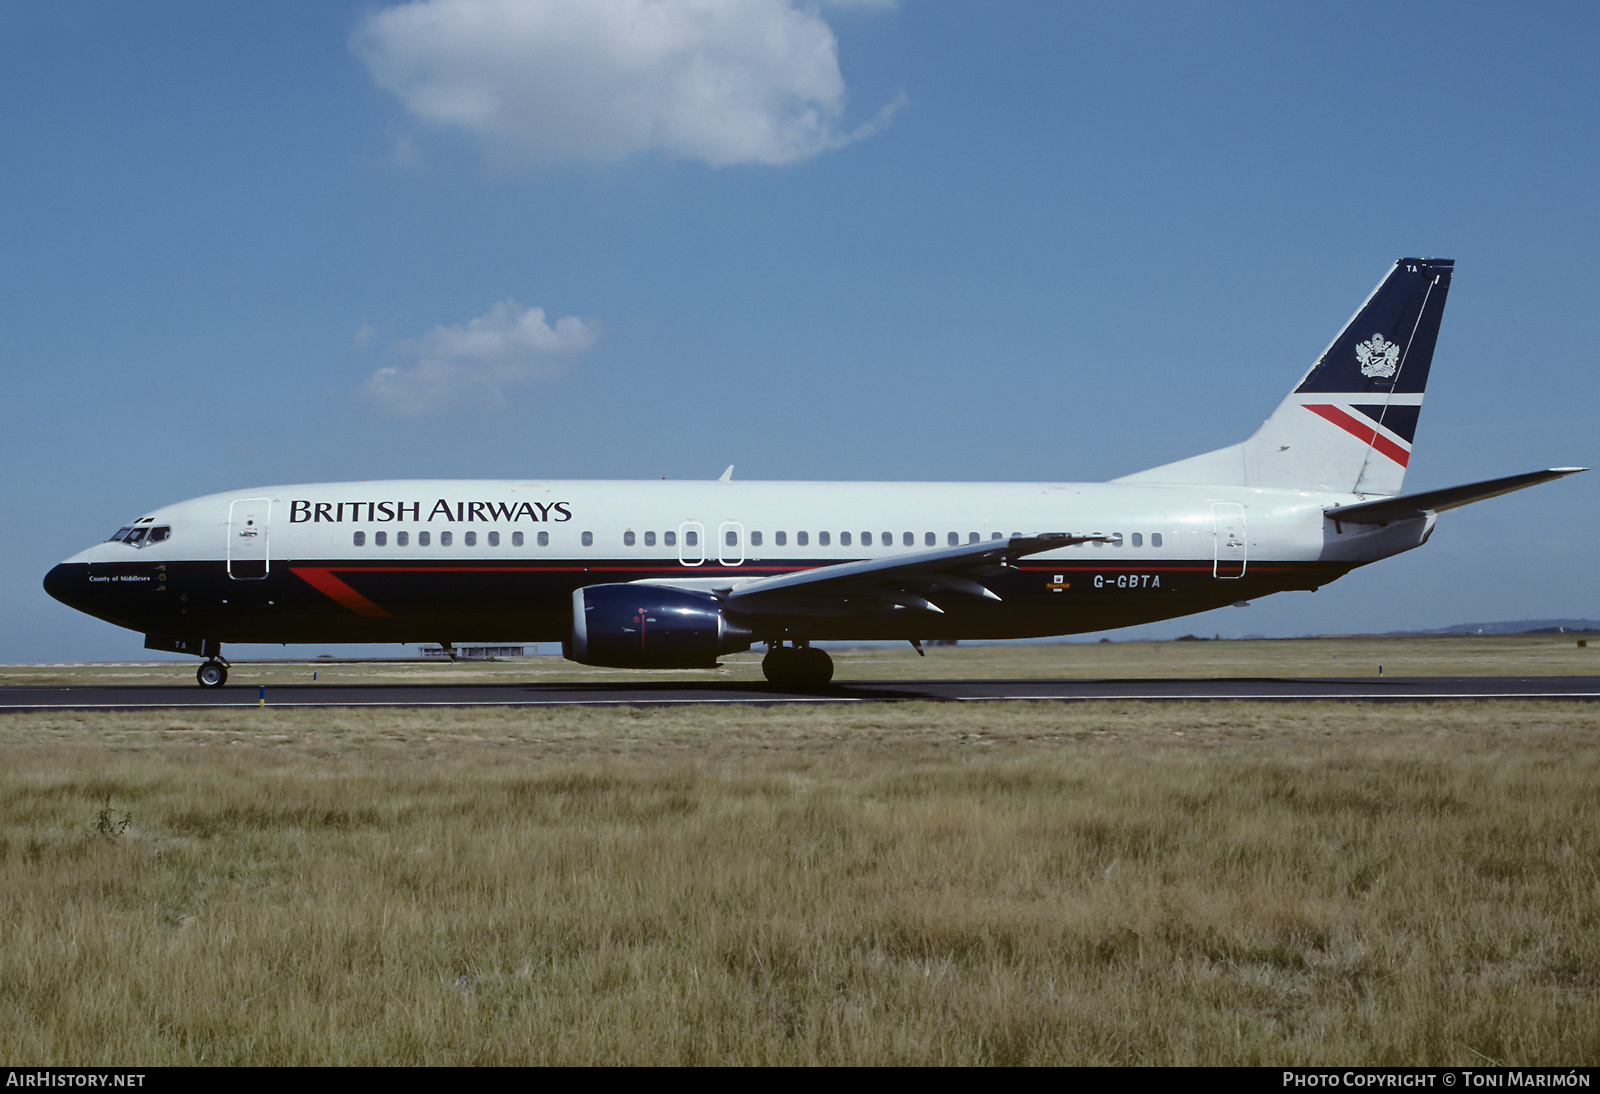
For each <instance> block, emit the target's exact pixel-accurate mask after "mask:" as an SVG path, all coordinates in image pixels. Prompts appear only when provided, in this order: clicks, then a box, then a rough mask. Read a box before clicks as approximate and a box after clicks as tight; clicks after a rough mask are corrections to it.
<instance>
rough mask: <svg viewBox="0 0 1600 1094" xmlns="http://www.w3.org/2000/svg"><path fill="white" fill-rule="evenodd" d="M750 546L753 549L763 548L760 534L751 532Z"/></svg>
mask: <svg viewBox="0 0 1600 1094" xmlns="http://www.w3.org/2000/svg"><path fill="white" fill-rule="evenodd" d="M750 546H752V547H759V546H761V533H760V532H751V533H750Z"/></svg>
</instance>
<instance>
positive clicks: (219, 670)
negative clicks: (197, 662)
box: [189, 638, 228, 688]
mask: <svg viewBox="0 0 1600 1094" xmlns="http://www.w3.org/2000/svg"><path fill="white" fill-rule="evenodd" d="M189 652H191V653H192V652H193V651H192V650H191V651H189ZM200 656H201V657H204V658H205V663H204V664H202V665H201V666H200V667H199V668H198V669H196V670H195V673H194V678H195V679H196V680H197V681H199V683H200V686H201V687H203V688H220V687H221V686H222V685H223V684H226V683H227V682H228V659H227V658H226V657H223V656H222V643H221V642H218V641H217V640H216V639H215V638H207V639H205V641H204V642H202V643H201V646H200Z"/></svg>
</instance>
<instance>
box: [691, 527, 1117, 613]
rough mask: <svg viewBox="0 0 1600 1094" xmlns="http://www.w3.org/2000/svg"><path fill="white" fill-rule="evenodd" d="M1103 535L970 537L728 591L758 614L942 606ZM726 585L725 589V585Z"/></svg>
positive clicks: (729, 597)
mask: <svg viewBox="0 0 1600 1094" xmlns="http://www.w3.org/2000/svg"><path fill="white" fill-rule="evenodd" d="M1106 539H1107V537H1105V536H1103V535H1100V534H1098V533H1097V534H1093V535H1071V534H1069V533H1066V532H1047V533H1044V534H1041V535H1036V536H1015V537H1013V538H1011V539H1005V540H999V539H992V540H988V541H986V542H983V543H968V544H965V545H963V546H960V547H946V548H942V549H940V550H935V551H918V552H916V553H915V554H909V555H895V556H892V557H889V558H883V559H866V560H863V561H861V562H842V563H840V564H839V565H837V566H819V567H817V568H816V569H813V570H802V571H800V572H798V573H792V574H782V575H780V576H777V577H763V578H756V579H754V580H752V581H746V582H740V583H738V584H736V585H734V586H732V587H731V588H729V589H728V590H727V591H726V592H724V593H723V594H722V597H723V601H724V603H726V604H727V606H728V607H729V608H733V609H736V610H740V611H745V612H751V613H755V614H768V613H773V614H783V615H808V616H829V615H842V614H855V613H859V612H868V611H882V610H884V609H885V608H896V607H899V608H916V609H920V610H922V611H929V612H937V613H941V614H942V612H943V609H942V608H940V607H939V606H938V605H937V604H935V603H934V601H933V599H932V598H934V597H943V596H956V597H980V598H983V599H987V600H999V599H1000V597H999V596H998V595H997V594H996V593H995V592H994V591H993V590H992V589H990V588H989V587H988V586H987V585H986V584H985V583H984V582H985V579H986V578H989V577H990V576H992V575H994V574H997V573H1000V572H1002V571H1003V570H1005V569H1006V568H1007V567H1009V566H1011V565H1012V563H1014V562H1015V561H1016V560H1017V559H1019V558H1022V557H1024V556H1026V555H1036V554H1039V553H1041V552H1044V551H1054V550H1056V549H1057V548H1061V547H1071V546H1073V545H1074V544H1078V543H1091V542H1094V541H1097V540H1098V541H1100V542H1106ZM719 591H720V590H719Z"/></svg>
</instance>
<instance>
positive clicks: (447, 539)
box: [152, 528, 1161, 547]
mask: <svg viewBox="0 0 1600 1094" xmlns="http://www.w3.org/2000/svg"><path fill="white" fill-rule="evenodd" d="M158 530H160V531H164V529H158ZM1011 534H1012V536H1020V535H1021V534H1022V533H1021V532H1012V533H1011ZM430 537H431V533H429V532H418V533H417V546H418V547H428V546H430V545H431V538H430ZM485 538H486V539H487V540H488V544H489V546H490V547H498V546H500V533H499V532H490V533H488V534H487V536H486V537H485ZM579 538H580V539H581V540H582V542H583V545H584V546H585V547H593V546H594V533H593V532H584V533H583V534H582V535H581V536H580V537H579ZM989 538H990V539H992V540H994V539H1004V538H1005V537H1004V536H1002V535H1001V534H1000V533H999V532H992V533H990V535H989ZM353 539H354V543H355V545H356V546H357V547H365V546H366V545H367V533H366V532H364V531H362V532H357V533H355V536H354V537H353ZM982 539H983V537H982V536H980V535H979V534H978V533H977V532H968V533H967V542H968V543H979V542H982ZM1110 539H1111V546H1113V547H1121V546H1122V543H1123V540H1122V533H1121V532H1113V533H1112V534H1111V537H1110ZM461 541H462V543H463V544H464V545H465V546H467V547H476V546H477V545H478V533H477V532H464V533H462V536H461ZM772 541H773V544H774V545H775V546H778V547H787V546H788V545H789V533H788V532H774V533H772ZM152 542H153V540H152ZM537 542H538V544H539V546H540V547H548V546H550V533H549V532H540V533H538V538H537ZM723 542H724V544H725V545H726V546H729V547H737V546H739V533H738V532H737V531H735V530H733V529H731V528H730V529H728V530H727V531H725V532H724V533H723ZM794 542H795V546H796V547H809V546H810V545H811V533H809V532H796V533H795V534H794ZM1128 542H1129V543H1130V544H1131V545H1132V546H1134V547H1143V546H1144V536H1143V535H1142V534H1141V533H1139V532H1134V533H1133V534H1132V535H1131V536H1129V537H1128ZM878 543H879V544H880V545H881V546H884V547H893V546H894V533H893V532H881V533H879V535H878ZM900 543H901V545H902V546H905V547H915V546H916V545H917V535H916V533H915V532H903V533H901V536H900ZM945 543H946V545H947V546H950V547H959V546H960V545H961V533H960V532H947V533H946V534H945ZM372 544H373V546H375V547H387V546H388V545H389V533H388V532H387V531H381V532H374V533H372ZM394 544H395V546H396V547H408V546H410V544H411V533H410V532H408V531H399V532H396V533H395V534H394ZM637 544H638V538H637V536H636V534H635V533H634V532H632V531H627V532H624V533H622V545H623V546H624V547H633V546H636V545H637ZM872 544H873V539H872V533H871V532H862V533H861V546H863V547H871V546H872ZM453 545H454V537H453V534H452V533H450V532H440V533H439V546H441V547H450V546H453ZM522 545H523V538H522V533H521V532H512V533H511V546H513V547H521V546H522ZM644 545H645V546H646V547H654V546H655V545H656V534H655V533H654V532H645V533H644ZM661 545H662V546H664V547H676V546H677V545H678V533H677V532H662V533H661ZM683 545H684V546H685V547H698V546H700V533H699V532H696V531H694V530H693V529H689V530H687V531H685V532H684V533H683ZM762 545H763V544H762V535H761V533H760V532H751V533H750V546H752V547H760V546H762ZM832 545H833V538H832V535H831V533H828V532H818V533H817V546H818V547H830V546H832ZM854 545H855V541H854V539H853V537H852V535H851V533H849V532H840V533H839V546H841V547H851V546H854ZM922 545H923V546H924V547H937V546H938V545H939V536H938V533H936V532H924V533H923V536H922ZM1094 545H1095V546H1096V547H1102V546H1104V544H1103V543H1101V542H1099V541H1096V542H1095V544H1094ZM1077 546H1079V547H1081V546H1083V545H1082V544H1081V543H1080V544H1077ZM1150 546H1152V547H1160V546H1161V533H1160V532H1151V533H1150Z"/></svg>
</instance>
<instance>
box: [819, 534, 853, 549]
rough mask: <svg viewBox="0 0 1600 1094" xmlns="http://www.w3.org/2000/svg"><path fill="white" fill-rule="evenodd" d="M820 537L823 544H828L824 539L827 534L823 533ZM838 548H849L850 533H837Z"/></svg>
mask: <svg viewBox="0 0 1600 1094" xmlns="http://www.w3.org/2000/svg"><path fill="white" fill-rule="evenodd" d="M822 535H823V537H824V538H823V540H822V542H824V543H826V542H828V540H827V538H826V537H827V535H828V533H826V532H824V533H822ZM839 546H841V547H848V546H850V533H849V532H840V533H839Z"/></svg>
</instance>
